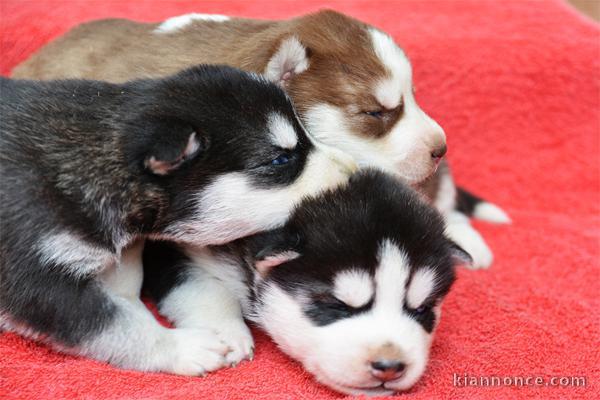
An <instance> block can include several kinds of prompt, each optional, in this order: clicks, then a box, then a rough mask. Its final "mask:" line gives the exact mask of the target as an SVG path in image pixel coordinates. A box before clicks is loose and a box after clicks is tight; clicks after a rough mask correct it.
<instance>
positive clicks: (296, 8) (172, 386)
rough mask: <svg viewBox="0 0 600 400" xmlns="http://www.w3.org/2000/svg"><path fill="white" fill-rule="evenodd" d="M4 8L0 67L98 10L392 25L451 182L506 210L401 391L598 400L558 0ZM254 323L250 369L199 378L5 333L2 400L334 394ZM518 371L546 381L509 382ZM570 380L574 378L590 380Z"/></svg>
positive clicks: (583, 56)
mask: <svg viewBox="0 0 600 400" xmlns="http://www.w3.org/2000/svg"><path fill="white" fill-rule="evenodd" d="M0 7H1V10H0V11H1V13H0V15H1V21H0V46H1V47H0V73H2V74H4V75H7V74H9V72H10V70H11V69H12V68H13V67H14V66H15V65H16V64H17V63H19V62H20V61H22V60H23V59H25V58H26V57H27V56H28V55H29V54H30V53H31V52H32V51H34V50H35V49H37V48H38V47H40V46H41V45H43V44H44V43H46V42H47V41H48V40H50V39H52V38H53V37H56V36H58V35H59V34H61V33H63V32H65V31H67V30H68V29H69V28H71V27H73V26H74V25H76V24H78V23H80V22H83V21H86V20H90V19H96V18H105V17H127V18H133V19H138V20H144V21H160V20H163V19H165V18H167V17H170V16H174V15H178V14H184V13H189V12H193V11H195V12H201V13H220V14H232V15H239V16H245V17H253V18H288V17H291V16H294V15H299V14H303V13H306V12H309V11H313V10H316V9H319V8H322V7H330V8H335V9H337V10H339V11H342V12H345V13H348V14H350V15H353V16H355V17H357V18H360V19H362V20H365V21H367V22H369V23H371V24H374V25H376V26H378V27H380V28H382V29H384V30H385V31H387V32H389V33H390V34H391V35H393V37H394V38H395V39H396V40H397V42H398V43H400V44H401V45H402V46H403V47H404V49H405V50H406V51H407V53H408V55H409V56H410V57H411V59H412V62H413V65H414V69H415V83H416V88H417V98H418V100H419V101H420V103H421V105H422V107H423V109H425V110H426V111H428V112H429V113H430V114H431V115H432V117H434V118H435V119H436V120H437V121H438V122H439V123H440V124H441V125H442V126H443V127H444V128H445V130H446V132H447V135H448V142H449V148H450V152H449V158H450V161H451V163H452V165H453V167H454V172H455V175H456V178H457V181H458V182H459V183H461V184H463V185H465V186H466V187H468V188H470V189H473V191H475V192H477V193H479V194H482V195H484V196H485V197H486V198H488V199H490V200H491V201H493V202H495V203H498V204H500V205H501V206H502V207H503V208H504V209H506V210H507V211H508V213H509V214H510V215H511V217H512V218H513V220H514V222H513V224H512V225H511V226H493V225H488V224H477V227H478V228H479V229H480V230H481V231H482V232H483V234H484V235H485V237H486V239H487V240H488V241H489V243H490V245H491V247H492V249H493V250H494V252H495V255H496V261H495V263H494V265H493V267H492V268H491V269H490V270H487V271H466V270H461V271H460V272H459V274H458V275H459V279H458V281H457V283H456V286H455V287H454V290H453V292H452V293H451V294H450V295H449V298H448V300H447V302H446V303H445V305H444V316H443V318H442V321H441V324H440V326H439V330H438V332H437V336H436V338H435V342H434V345H433V348H432V353H431V361H430V364H429V367H428V369H427V371H426V373H425V375H424V377H423V378H422V380H421V381H420V382H419V383H418V384H417V385H416V386H415V387H414V388H413V389H412V390H411V391H410V392H408V394H407V396H410V397H411V398H414V399H430V398H450V397H463V396H464V397H469V398H501V399H502V398H515V397H543V398H557V399H559V398H561V399H562V398H575V397H587V398H600V394H599V390H598V388H599V385H600V381H599V378H600V373H599V372H600V355H599V349H600V329H599V326H600V311H599V310H600V302H599V301H598V293H600V287H599V285H600V284H599V279H600V158H599V155H600V151H599V150H600V149H599V147H600V118H599V110H600V30H599V28H598V25H596V24H595V23H593V22H591V21H590V20H587V19H584V18H583V17H580V16H578V15H577V14H576V13H575V11H573V10H571V9H570V8H569V6H567V5H566V4H564V3H562V2H559V1H558V0H555V1H549V2H542V3H540V2H533V1H532V2H526V1H512V0H511V1H509V0H505V1H499V2H493V1H454V2H450V1H423V2H413V1H411V2H393V1H361V0H358V1H346V2H341V1H339V2H338V1H328V2H318V1H306V0H304V1H295V2H291V1H290V2H287V1H244V0H239V1H231V2H219V1H206V2H198V1H195V2H192V1H189V2H188V1H186V2H183V1H179V2H173V1H171V2H158V1H156V2H155V1H106V0H102V1H96V0H93V1H12V0H11V1H6V0H2V1H1V2H0ZM0 118H1V116H0ZM90 311H92V310H90ZM254 332H255V335H256V341H257V347H256V357H255V359H254V361H252V362H244V363H242V364H241V365H239V366H238V367H236V368H232V369H226V370H222V371H219V372H217V373H213V374H210V375H209V376H207V377H205V378H189V377H178V376H169V375H166V374H149V373H148V374H145V373H138V372H130V371H121V370H118V369H115V368H112V367H110V366H107V365H105V364H102V363H98V362H95V361H90V360H85V359H78V358H74V357H68V356H63V355H60V354H57V353H55V352H53V351H51V350H49V349H48V348H46V347H44V346H41V345H37V344H34V343H33V342H30V341H27V340H23V339H21V338H19V337H18V336H15V335H12V334H3V335H1V336H0V398H3V399H46V398H72V397H77V398H89V399H102V400H108V399H190V398H200V399H219V400H220V399H228V398H229V399H250V398H265V399H266V398H269V399H297V398H303V399H330V398H338V397H339V395H337V394H335V393H334V392H332V391H330V390H328V389H327V388H325V387H323V386H321V385H319V384H317V383H316V382H315V381H313V379H312V378H311V376H310V375H309V374H308V373H306V372H304V371H303V369H302V368H301V367H300V366H299V365H298V364H297V363H295V362H293V361H292V360H290V359H289V358H287V357H286V356H285V355H284V354H282V353H281V352H280V351H279V350H278V349H277V348H276V346H275V345H274V344H273V343H272V342H271V341H270V339H269V338H268V337H267V336H266V335H265V334H263V333H262V332H260V331H259V330H257V329H255V331H254ZM465 374H467V378H468V380H469V381H471V383H473V382H472V378H475V379H476V380H477V383H478V384H481V383H485V382H481V380H480V379H479V378H480V377H491V376H495V377H501V378H502V379H501V383H502V386H500V387H498V386H495V387H481V386H468V387H464V380H465V379H464V377H465ZM457 377H458V378H459V379H457ZM527 377H540V378H541V379H542V380H543V382H542V384H541V385H539V386H538V385H529V386H525V385H521V384H520V383H524V381H521V380H520V378H523V380H524V379H525V378H527ZM553 377H554V378H561V377H562V378H563V379H562V380H559V379H552V378H553ZM569 377H585V380H586V382H585V383H586V386H585V387H582V386H577V384H579V385H581V384H582V381H581V380H571V379H568V378H569ZM529 382H530V383H532V382H533V381H531V380H530V381H529ZM496 383H497V381H496ZM553 383H557V384H559V386H554V385H553ZM561 383H562V384H568V385H564V386H560V384H561Z"/></svg>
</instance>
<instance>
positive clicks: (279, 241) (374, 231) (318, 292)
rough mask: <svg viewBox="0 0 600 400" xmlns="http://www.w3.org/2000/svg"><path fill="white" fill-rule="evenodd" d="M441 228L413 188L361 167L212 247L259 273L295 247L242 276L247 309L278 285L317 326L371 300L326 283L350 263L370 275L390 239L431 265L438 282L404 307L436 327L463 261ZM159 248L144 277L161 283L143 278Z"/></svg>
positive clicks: (152, 269) (150, 270)
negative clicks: (278, 217) (360, 300)
mask: <svg viewBox="0 0 600 400" xmlns="http://www.w3.org/2000/svg"><path fill="white" fill-rule="evenodd" d="M443 232H444V223H443V220H442V218H441V216H440V215H439V214H438V213H437V212H436V211H435V210H434V209H433V208H431V207H429V206H428V205H427V204H425V203H424V202H423V201H421V200H420V198H419V196H418V195H417V194H416V193H415V192H414V191H413V190H412V189H410V188H409V187H407V186H405V185H403V184H401V183H400V182H399V181H398V180H396V179H395V178H394V177H391V176H389V175H386V174H384V173H381V172H378V171H374V170H366V171H362V172H359V173H357V174H355V175H354V176H352V177H351V179H350V181H349V183H348V184H347V185H345V186H343V187H340V188H337V189H334V190H331V191H328V192H325V193H324V194H322V195H320V196H317V197H314V198H308V199H306V200H305V201H303V202H302V203H301V204H300V205H299V206H298V207H297V208H296V210H295V212H294V213H293V214H292V216H291V217H290V219H289V220H288V222H287V223H286V224H285V225H284V226H283V227H281V228H279V229H276V230H273V231H269V232H265V233H261V234H258V235H255V236H252V237H249V238H245V239H240V240H238V241H236V242H233V243H231V244H228V245H226V246H221V247H218V248H215V249H214V250H215V251H216V252H218V253H221V254H227V255H229V256H231V257H235V258H238V259H239V262H240V264H241V265H243V266H244V267H245V268H246V270H247V271H250V273H251V274H253V275H256V274H258V272H256V270H255V269H254V265H255V264H256V262H257V261H259V260H262V259H265V258H267V257H269V256H273V255H277V254H282V253H284V252H286V251H294V252H297V253H299V254H300V257H298V258H296V259H292V260H290V261H287V262H285V263H283V264H281V265H278V266H275V267H273V269H272V270H271V271H270V272H269V273H268V274H267V275H266V276H264V277H261V278H260V279H258V280H254V279H248V280H247V282H249V284H250V285H253V287H252V288H251V289H252V292H253V293H252V295H251V296H252V298H251V299H250V301H251V302H252V303H253V304H254V306H255V308H256V311H255V312H254V313H253V314H254V315H258V318H259V319H260V313H261V311H260V303H261V293H262V291H263V290H264V288H265V287H266V286H267V285H269V284H270V283H276V285H277V286H278V287H281V288H283V289H284V290H286V291H288V292H290V293H292V294H295V295H298V294H302V297H303V298H308V299H309V300H310V301H309V303H308V304H307V305H306V307H305V310H304V311H305V313H306V315H307V316H308V317H309V318H310V319H311V320H312V321H313V322H314V323H315V325H317V326H323V325H327V324H331V323H333V322H335V321H338V320H340V319H342V318H347V317H350V316H352V315H357V314H360V313H362V312H365V311H368V310H369V309H370V308H371V306H372V304H373V299H371V301H370V302H369V303H367V304H366V305H364V306H362V307H359V308H353V307H350V306H348V305H346V304H344V303H343V302H341V301H339V300H338V299H336V298H335V297H334V296H333V294H332V289H333V287H332V286H333V285H332V282H333V279H334V277H335V276H336V275H337V274H338V273H339V272H340V271H343V270H345V269H350V268H352V269H356V268H359V269H362V270H366V271H367V272H368V273H369V274H370V275H374V274H375V271H376V268H377V265H378V259H377V256H378V249H379V246H380V245H381V243H382V241H384V240H390V241H391V242H393V243H395V244H396V245H398V246H399V247H400V248H401V249H402V250H403V251H404V252H405V253H406V254H407V255H408V256H409V258H410V265H411V268H412V271H411V272H412V273H414V272H415V271H416V270H417V269H418V268H422V267H427V268H431V269H433V270H434V271H435V274H436V276H437V280H436V282H437V286H436V287H435V289H434V291H433V292H432V294H431V295H430V297H429V298H428V299H426V301H425V307H421V308H420V309H417V310H411V309H408V308H407V309H406V312H407V313H409V314H410V315H412V316H413V318H415V320H417V321H418V322H419V323H420V324H421V325H422V326H423V328H424V329H425V330H426V331H428V332H431V331H432V330H433V327H434V325H435V317H434V314H433V312H432V307H433V306H434V305H435V304H436V303H438V302H440V301H441V300H442V298H443V297H444V296H445V295H446V294H447V292H448V291H449V289H450V287H451V285H452V283H453V281H454V279H455V273H454V267H455V265H456V264H457V263H458V262H459V259H462V260H468V259H469V256H468V255H467V254H466V253H465V252H464V251H463V250H462V249H460V248H459V247H458V246H456V245H455V244H454V243H453V242H451V241H450V240H449V239H447V238H446V237H445V236H444V235H443ZM161 251H172V248H170V249H168V250H167V248H163V250H161V249H160V248H156V247H155V248H154V249H153V254H152V255H150V256H148V257H145V260H144V265H145V269H146V273H145V276H146V279H147V280H148V281H149V282H152V283H153V284H157V283H158V285H161V284H163V282H159V281H158V280H156V279H153V280H152V281H151V280H150V279H149V276H150V275H151V274H155V273H156V271H157V270H158V269H159V268H158V267H159V265H158V263H159V262H162V258H161V256H159V255H158V254H160V252H161ZM165 254H166V253H165ZM180 257H181V255H180V256H178V258H177V260H178V263H177V264H178V265H179V267H180V268H181V267H183V266H184V265H185V268H193V267H192V266H190V264H189V262H188V263H185V262H183V261H181V258H180ZM172 266H173V265H172ZM162 267H163V268H164V265H163V266H162ZM175 267H176V266H175ZM201 267H202V266H196V268H201ZM180 276H182V275H180ZM164 284H166V285H171V286H170V289H172V288H174V287H176V283H175V282H174V281H173V280H167V281H166V282H165V283H164ZM154 293H158V294H160V295H161V296H159V297H157V298H156V300H158V301H160V300H161V298H162V296H164V295H165V294H166V293H167V292H165V291H159V290H155V291H154ZM251 317H252V316H251Z"/></svg>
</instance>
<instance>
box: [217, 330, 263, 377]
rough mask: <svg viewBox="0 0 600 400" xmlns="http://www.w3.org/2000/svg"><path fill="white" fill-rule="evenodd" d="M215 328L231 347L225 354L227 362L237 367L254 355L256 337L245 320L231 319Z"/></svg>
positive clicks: (222, 339) (224, 341)
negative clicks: (254, 337) (253, 336)
mask: <svg viewBox="0 0 600 400" xmlns="http://www.w3.org/2000/svg"><path fill="white" fill-rule="evenodd" d="M213 329H215V330H216V332H217V335H218V336H219V338H220V339H221V341H223V343H226V344H227V346H228V347H229V349H230V350H229V353H227V354H226V355H225V360H226V362H227V364H229V365H231V366H233V367H235V366H236V365H237V364H239V363H240V362H241V361H243V360H251V359H252V357H254V339H253V338H252V334H251V333H250V329H248V326H247V325H246V324H245V323H244V321H231V322H228V323H226V324H223V325H222V326H218V327H213Z"/></svg>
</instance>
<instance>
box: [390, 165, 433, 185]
mask: <svg viewBox="0 0 600 400" xmlns="http://www.w3.org/2000/svg"><path fill="white" fill-rule="evenodd" d="M438 166H439V163H437V162H433V161H427V162H420V163H415V164H413V165H410V163H399V164H398V166H397V167H396V170H395V171H393V173H394V174H395V175H396V176H398V177H399V178H401V179H402V180H403V181H404V182H406V183H407V184H409V185H410V186H412V187H415V186H417V185H419V184H421V183H423V182H425V181H426V180H427V179H429V178H430V177H432V176H433V175H434V174H435V173H436V171H437V169H438ZM390 172H392V171H390Z"/></svg>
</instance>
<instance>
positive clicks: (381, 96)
mask: <svg viewBox="0 0 600 400" xmlns="http://www.w3.org/2000/svg"><path fill="white" fill-rule="evenodd" d="M369 35H370V36H371V42H372V43H373V49H374V50H375V54H377V57H378V58H379V60H381V62H382V64H383V65H384V66H385V68H386V70H387V72H388V76H387V77H385V78H383V79H382V80H380V81H379V82H378V83H377V84H376V86H375V93H374V94H375V97H376V98H377V100H378V101H379V103H381V105H382V106H384V107H385V108H387V109H394V108H396V107H397V106H398V105H399V104H400V102H401V101H402V95H403V93H404V92H407V91H412V84H411V81H412V70H411V66H410V63H409V61H408V58H407V57H406V55H405V54H404V52H403V51H402V49H400V47H398V45H397V44H396V43H394V40H393V39H392V38H391V37H390V36H388V35H386V34H385V33H383V32H381V31H378V30H377V29H373V28H370V29H369Z"/></svg>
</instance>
